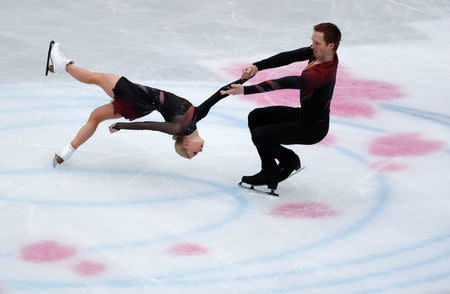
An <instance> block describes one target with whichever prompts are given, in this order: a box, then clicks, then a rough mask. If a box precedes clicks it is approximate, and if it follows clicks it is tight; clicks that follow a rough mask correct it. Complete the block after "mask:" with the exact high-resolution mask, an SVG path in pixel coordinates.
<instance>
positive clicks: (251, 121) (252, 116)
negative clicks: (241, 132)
mask: <svg viewBox="0 0 450 294" xmlns="http://www.w3.org/2000/svg"><path fill="white" fill-rule="evenodd" d="M260 112H261V108H256V109H253V110H252V111H250V113H249V114H248V127H249V128H250V129H254V128H255V127H256V126H257V125H258V117H259V116H260V115H259V113H260Z"/></svg>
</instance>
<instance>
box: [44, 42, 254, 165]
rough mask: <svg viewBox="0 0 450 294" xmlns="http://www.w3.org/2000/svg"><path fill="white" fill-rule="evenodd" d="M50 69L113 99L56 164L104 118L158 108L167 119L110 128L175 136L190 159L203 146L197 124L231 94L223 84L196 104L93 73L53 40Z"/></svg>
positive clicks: (58, 156) (181, 151)
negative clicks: (64, 51) (76, 63)
mask: <svg viewBox="0 0 450 294" xmlns="http://www.w3.org/2000/svg"><path fill="white" fill-rule="evenodd" d="M48 71H50V72H53V73H60V72H64V71H66V72H68V73H69V74H70V75H71V76H72V77H74V78H75V79H77V80H78V81H80V82H82V83H85V84H95V85H98V86H99V87H101V88H102V89H103V90H104V91H105V92H106V94H108V96H109V97H111V98H112V99H113V101H112V102H111V103H108V104H105V105H103V106H100V107H98V108H96V109H95V110H94V111H92V113H91V115H90V116H89V119H88V121H87V123H86V124H85V125H84V126H83V127H82V128H81V129H80V130H79V132H78V134H77V135H76V136H75V138H74V139H73V140H72V142H70V143H68V144H67V145H66V146H64V147H63V149H62V150H61V151H60V152H58V153H56V154H55V156H54V158H53V167H55V166H56V165H57V164H61V163H63V162H64V161H66V160H67V159H69V157H70V156H72V154H73V152H74V151H75V150H76V149H77V148H78V147H79V146H81V145H82V144H83V143H84V142H86V141H87V140H88V139H89V138H90V137H91V136H92V135H93V134H94V132H95V130H96V129H97V126H98V125H99V123H101V122H102V121H105V120H108V119H115V118H120V117H125V118H126V119H129V120H130V121H132V120H135V119H137V118H140V117H143V116H145V115H147V114H149V113H151V112H152V111H154V110H156V111H158V112H160V113H161V114H162V116H163V117H164V120H165V122H154V121H146V122H133V123H123V122H118V123H114V124H112V125H111V126H110V127H109V129H110V132H111V133H114V132H117V131H119V130H122V129H129V130H152V131H159V132H164V133H167V134H170V135H173V139H174V140H175V150H176V152H177V153H178V154H179V155H180V156H182V157H184V158H189V159H190V158H192V157H194V156H195V155H197V153H198V152H201V151H202V149H203V143H204V140H203V139H202V138H201V137H200V135H199V133H198V130H197V126H196V123H197V122H198V121H200V120H201V119H202V118H204V117H205V116H206V115H207V114H208V112H209V110H210V108H211V107H212V106H213V105H214V104H216V103H217V102H219V101H220V100H221V99H223V98H225V97H227V96H228V95H227V94H226V95H222V94H220V91H221V90H225V89H228V88H229V86H230V84H229V85H227V86H224V87H222V88H221V89H219V90H218V91H217V92H216V93H214V95H212V96H211V97H210V98H208V99H207V100H206V101H204V102H203V103H202V104H201V105H200V106H198V107H194V106H193V105H192V104H191V103H190V102H189V101H188V100H186V99H184V98H181V97H178V96H176V95H174V94H172V93H170V92H167V91H162V90H159V89H155V88H151V87H147V86H142V85H139V84H136V83H132V82H130V81H129V80H128V79H127V78H125V77H119V76H117V75H114V74H107V73H96V72H90V71H88V70H86V69H83V68H80V67H77V66H76V65H74V62H73V60H72V59H70V58H67V57H66V56H65V55H64V54H63V52H62V51H61V47H60V44H59V43H55V42H54V41H51V42H50V47H49V54H48V58H47V67H46V75H47V74H48ZM245 81H246V80H243V79H240V80H237V81H235V82H233V84H242V83H244V82H245Z"/></svg>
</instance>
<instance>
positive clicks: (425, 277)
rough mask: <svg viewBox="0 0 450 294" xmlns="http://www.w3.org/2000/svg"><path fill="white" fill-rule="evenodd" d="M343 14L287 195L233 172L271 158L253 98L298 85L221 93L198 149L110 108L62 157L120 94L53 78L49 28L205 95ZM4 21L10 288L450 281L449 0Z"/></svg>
mask: <svg viewBox="0 0 450 294" xmlns="http://www.w3.org/2000/svg"><path fill="white" fill-rule="evenodd" d="M369 2H370V3H369ZM327 21H330V22H334V23H336V24H337V25H338V26H339V27H340V28H341V30H342V34H343V39H342V43H341V45H340V48H339V50H338V54H339V58H340V64H339V69H338V76H337V83H336V88H335V92H334V97H333V101H332V120H331V125H330V131H329V134H328V136H327V137H326V138H325V139H324V140H323V141H322V142H321V143H319V144H317V145H314V146H300V145H294V146H291V148H292V149H293V150H295V151H296V152H297V153H298V154H299V156H300V157H301V160H302V163H303V165H304V166H306V169H305V170H303V171H302V172H301V173H299V174H298V175H296V176H295V177H292V178H290V179H288V180H286V181H285V182H283V183H281V184H280V185H279V188H278V190H277V191H278V192H279V193H280V197H279V198H271V197H269V196H263V195H260V194H256V193H252V192H250V191H245V190H242V189H240V188H239V187H238V186H237V183H238V181H239V180H240V178H241V176H242V175H246V174H252V173H255V172H257V171H259V167H260V166H259V158H258V155H257V153H256V150H255V149H254V147H253V145H252V142H251V139H250V134H249V131H248V129H247V125H246V124H247V115H248V113H249V112H250V111H251V110H252V109H254V108H257V107H263V106H268V105H290V106H299V99H298V92H297V91H278V92H270V93H266V94H261V95H250V96H245V97H243V96H235V97H229V98H227V99H226V100H224V101H221V102H220V103H219V104H218V105H217V106H215V107H214V108H213V109H212V111H211V112H210V114H209V116H208V117H207V118H205V119H204V120H202V121H201V122H200V123H199V125H198V127H199V131H200V133H201V135H202V137H204V138H205V140H206V142H205V147H204V151H203V153H202V154H200V155H198V156H197V157H196V158H195V159H193V160H185V159H182V158H180V157H179V156H178V155H176V154H175V152H174V150H173V142H172V140H171V138H170V136H167V135H166V134H162V133H156V132H146V131H135V132H133V131H128V132H126V131H122V132H119V133H116V134H110V133H109V132H108V128H107V127H108V126H109V124H110V123H112V121H111V122H105V123H103V124H101V125H100V126H99V128H98V130H97V133H96V134H95V135H94V136H93V137H92V138H91V139H90V140H89V141H88V142H87V143H86V144H85V145H83V146H81V147H80V148H79V149H78V150H77V152H76V153H75V154H74V155H73V156H72V158H70V160H68V161H67V162H65V163H64V164H63V165H61V166H58V167H57V168H55V169H54V168H52V165H51V160H52V156H53V154H54V153H55V152H57V151H59V150H60V149H61V147H62V146H64V145H65V144H66V143H68V142H70V140H71V139H72V138H73V137H74V136H75V134H76V133H77V131H78V129H79V128H80V127H81V126H82V125H83V124H84V122H85V121H86V119H87V118H88V117H89V114H90V112H91V111H92V110H93V109H95V108H96V107H98V106H100V105H103V104H105V103H108V101H109V100H110V99H109V98H108V97H107V96H106V95H105V94H104V93H103V91H102V90H101V89H99V88H96V87H95V86H89V85H84V84H80V83H79V82H77V81H75V80H73V79H72V78H71V77H70V76H69V75H68V74H61V75H53V74H51V75H49V76H48V77H45V76H44V69H45V59H46V54H47V47H48V42H49V41H50V40H52V39H54V40H57V41H59V42H60V43H61V45H62V48H63V51H64V53H65V54H66V55H67V56H69V57H71V58H73V59H74V60H75V62H76V64H77V65H79V66H82V67H85V68H88V69H90V70H93V71H100V72H112V73H116V74H119V75H124V76H127V77H128V78H129V79H130V80H132V81H134V82H139V83H143V84H146V85H148V86H152V87H157V88H161V89H164V90H167V91H171V92H173V93H175V94H178V95H180V96H182V97H186V98H188V99H189V100H190V101H191V102H192V103H193V104H195V105H198V104H199V103H201V102H202V101H203V99H205V98H207V97H208V96H209V95H211V94H212V93H214V92H215V91H216V90H217V89H218V88H219V87H220V86H222V85H224V84H226V83H228V82H230V81H232V80H235V79H237V78H238V77H239V70H240V68H241V67H242V66H245V65H248V64H250V63H252V62H256V61H258V60H260V59H262V58H266V57H269V56H272V55H274V54H276V53H279V52H282V51H288V50H292V49H296V48H299V47H303V46H308V45H310V37H311V33H312V26H313V25H315V24H317V23H320V22H327ZM0 27H1V30H0V42H1V44H2V46H0V53H1V54H0V66H1V68H2V74H1V75H0V102H1V105H2V111H1V113H0V122H1V124H0V134H1V140H0V154H1V160H0V225H1V230H0V293H1V294H22V293H46V294H48V293H58V294H75V293H105V294H106V293H108V294H114V293H121V294H123V293H127V294H128V293H131V294H134V293H157V294H159V293H170V294H171V293H184V294H193V293H195V294H199V293H217V294H225V293H226V294H229V293H239V294H265V293H267V294H269V293H277V294H278V293H294V294H295V293H312V294H314V293H321V294H323V293H325V294H328V293H333V294H336V293H342V294H349V293H351V294H357V293H358V294H360V293H361V294H362V293H396V294H402V293H408V294H410V293H413V294H448V293H450V198H449V196H450V193H449V191H450V189H449V188H450V184H449V183H450V179H449V175H450V173H449V166H450V160H449V157H450V148H449V143H450V140H449V139H450V136H449V126H450V107H449V98H450V94H449V93H450V83H449V81H450V79H449V78H450V70H449V65H450V55H449V54H448V52H447V51H448V49H449V44H450V33H449V31H448V29H447V28H448V27H450V2H449V1H443V0H442V1H437V0H436V1H406V0H390V1H381V0H380V1H325V0H323V1H298V0H296V1H274V2H269V1H232V0H230V1H198V0H196V1H170V0H169V1H135V0H134V1H116V0H114V1H95V0H91V1H84V0H83V1H72V2H67V1H64V2H63V1H60V2H56V1H9V0H6V1H2V9H1V11H0ZM304 66H305V63H294V64H291V65H289V66H287V67H283V68H277V69H273V70H267V71H261V72H260V73H258V75H257V76H256V77H255V78H254V79H252V80H250V81H249V82H248V83H247V84H252V83H256V82H259V81H263V80H266V79H270V78H278V77H282V76H285V75H295V74H299V73H300V72H301V70H302V69H303V67H304ZM145 119H146V120H157V121H161V120H162V116H160V115H159V114H158V113H153V114H151V115H150V116H149V117H146V118H145ZM119 121H121V120H119Z"/></svg>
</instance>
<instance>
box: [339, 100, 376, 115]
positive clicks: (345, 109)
mask: <svg viewBox="0 0 450 294" xmlns="http://www.w3.org/2000/svg"><path fill="white" fill-rule="evenodd" d="M330 111H331V113H332V114H333V115H336V116H340V117H346V118H351V117H358V116H362V117H367V118H369V117H373V116H374V114H375V108H374V107H373V106H372V105H370V104H369V103H367V102H365V101H361V100H360V101H358V100H350V99H347V98H345V99H340V100H338V101H332V102H331V107H330Z"/></svg>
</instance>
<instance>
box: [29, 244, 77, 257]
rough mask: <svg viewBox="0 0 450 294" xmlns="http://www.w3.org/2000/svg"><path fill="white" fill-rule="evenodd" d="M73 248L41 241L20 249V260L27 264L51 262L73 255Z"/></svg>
mask: <svg viewBox="0 0 450 294" xmlns="http://www.w3.org/2000/svg"><path fill="white" fill-rule="evenodd" d="M75 253H76V250H75V248H73V247H69V246H64V245H60V244H58V243H57V242H55V241H42V242H38V243H34V244H31V245H28V246H26V247H24V248H22V259H23V260H26V261H29V262H53V261H58V260H62V259H66V258H69V257H72V256H73V255H75Z"/></svg>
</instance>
